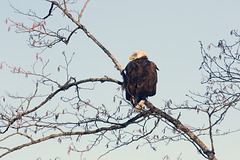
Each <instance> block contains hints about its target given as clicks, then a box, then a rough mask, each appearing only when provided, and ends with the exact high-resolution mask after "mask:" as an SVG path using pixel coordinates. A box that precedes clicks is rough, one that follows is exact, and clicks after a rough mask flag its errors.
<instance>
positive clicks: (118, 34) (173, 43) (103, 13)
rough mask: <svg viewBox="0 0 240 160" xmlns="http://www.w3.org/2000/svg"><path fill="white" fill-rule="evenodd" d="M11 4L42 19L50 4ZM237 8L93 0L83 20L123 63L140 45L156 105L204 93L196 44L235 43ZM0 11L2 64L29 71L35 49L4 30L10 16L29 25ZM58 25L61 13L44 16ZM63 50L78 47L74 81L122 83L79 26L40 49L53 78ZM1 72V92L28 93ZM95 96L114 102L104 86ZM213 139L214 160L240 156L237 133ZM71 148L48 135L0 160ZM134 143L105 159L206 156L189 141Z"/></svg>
mask: <svg viewBox="0 0 240 160" xmlns="http://www.w3.org/2000/svg"><path fill="white" fill-rule="evenodd" d="M10 2H11V3H12V4H13V5H14V6H15V7H17V8H19V9H20V10H23V11H28V9H33V10H36V12H37V13H38V14H39V15H42V16H45V15H46V13H47V12H48V9H49V4H48V3H46V2H44V1H42V0H34V1H32V0H21V1H16V0H11V1H10ZM239 6H240V1H239V0H228V1H226V0H225V1H223V0H202V1H193V0H182V1H178V0H169V1H166V0H148V1H146V0H131V1H129V0H121V1H120V0H114V1H110V0H101V1H100V0H98V1H96V0H95V1H94V0H92V1H90V2H89V4H88V6H87V9H86V10H85V12H84V15H83V18H82V23H83V24H84V25H85V26H86V28H87V29H88V30H89V31H90V32H91V33H92V34H93V35H94V36H95V37H96V38H97V39H98V40H99V41H100V42H102V43H103V45H104V46H105V47H106V48H107V49H109V50H110V52H111V53H112V54H113V55H114V56H115V57H116V58H117V60H118V61H119V63H120V64H121V65H122V67H125V66H126V64H127V63H128V61H129V56H130V55H131V54H132V53H133V51H135V50H138V49H141V50H144V51H146V52H147V53H148V56H149V59H150V60H152V61H154V62H155V63H156V64H157V66H158V68H159V69H160V71H159V72H158V75H159V83H158V91H157V95H156V96H154V97H152V98H151V101H152V102H153V103H154V104H155V105H156V106H158V107H160V108H161V106H163V105H164V100H169V99H172V100H173V102H174V103H176V104H179V103H182V102H183V101H184V100H186V99H187V98H186V96H185V94H186V93H188V91H189V90H193V91H203V90H204V87H203V86H201V85H200V81H201V75H202V74H201V71H199V70H198V68H199V66H200V63H201V56H200V45H199V41H202V42H203V44H205V45H206V46H207V45H208V44H209V43H217V42H218V40H219V39H226V40H230V41H234V40H235V39H234V38H233V37H231V36H230V34H229V33H230V31H231V30H232V29H239V27H240V21H239V15H240V10H239ZM77 8H80V7H76V9H77ZM0 13H1V14H0V35H1V38H0V46H1V53H0V62H2V61H5V62H7V63H8V64H10V65H14V66H16V67H18V66H21V67H22V68H26V70H30V69H31V66H30V65H32V64H33V62H34V61H35V54H36V53H38V52H39V51H38V50H37V49H31V48H29V47H28V46H27V41H26V40H27V39H28V37H27V35H24V34H16V33H15V32H14V28H13V27H12V28H11V31H10V32H8V31H7V30H8V25H6V24H4V20H5V19H6V18H7V17H9V18H11V19H13V20H15V21H19V22H22V21H23V22H26V23H27V22H29V20H26V17H23V16H20V15H18V14H15V13H14V11H13V10H12V9H11V8H10V7H9V2H8V1H7V0H4V1H2V2H1V11H0ZM54 16H56V13H55V15H54ZM62 24H64V25H67V24H71V22H70V21H69V20H62V17H61V16H58V17H56V18H52V20H51V21H50V20H49V21H47V25H48V26H51V27H53V28H56V27H58V26H59V25H62ZM63 50H64V51H65V52H66V53H67V54H71V53H73V52H76V59H75V61H74V62H73V65H72V70H71V72H72V75H73V76H75V77H76V78H77V79H84V78H89V77H103V76H104V75H107V76H110V77H113V78H116V79H119V80H121V76H120V74H119V72H118V71H116V70H115V68H114V67H113V64H112V62H111V60H110V59H109V58H108V57H107V56H106V55H105V54H104V53H103V52H102V51H101V49H100V48H98V47H97V46H96V45H95V44H94V43H93V42H92V41H91V40H89V39H88V38H87V37H86V36H85V35H84V34H83V33H82V32H81V31H78V34H76V35H74V36H73V37H72V41H71V42H70V43H69V45H68V46H65V45H64V44H58V45H56V46H54V47H53V48H52V49H48V50H46V51H45V52H44V53H43V54H41V56H42V57H43V58H44V59H50V62H51V63H50V69H49V70H48V71H49V72H53V75H54V76H55V77H56V79H57V80H58V81H60V82H64V80H65V79H64V77H62V76H61V75H58V73H56V74H55V72H56V68H57V66H58V65H59V64H60V63H63V59H62V57H61V56H60V55H61V53H62V51H63ZM53 59H54V60H53ZM51 60H52V61H51ZM51 67H52V68H51ZM0 77H1V80H0V88H1V90H0V95H2V94H5V93H6V92H5V91H8V92H10V93H18V94H26V95H28V94H29V93H31V91H32V88H31V85H29V82H31V80H30V79H27V80H26V79H24V78H22V79H18V78H20V77H18V76H15V75H12V74H9V72H7V71H6V70H2V71H0ZM16 80H18V82H17V83H16ZM104 85H105V84H104ZM100 86H101V85H100ZM105 86H107V88H106V87H105ZM105 86H104V87H105V88H104V89H106V90H109V92H110V93H111V94H112V95H114V94H117V92H116V88H117V86H115V85H105ZM111 87H112V88H111ZM85 96H86V97H88V95H85ZM92 96H94V98H93V100H95V101H94V102H95V103H96V104H98V103H99V104H101V103H106V104H108V103H110V102H111V101H112V97H111V95H110V98H109V97H108V96H106V95H102V91H101V89H100V90H96V92H94V93H93V95H92ZM103 99H104V102H102V101H103ZM184 116H185V117H184ZM182 117H184V118H183V123H184V124H192V123H193V124H194V121H197V120H196V118H195V117H193V116H191V114H188V113H186V114H182ZM199 118H201V117H199ZM202 118H203V119H204V117H202ZM232 118H234V119H232ZM233 121H234V122H238V121H239V113H236V112H230V113H229V115H228V116H227V117H226V122H224V123H223V127H222V129H228V128H231V129H237V128H239V127H240V126H239V124H235V123H233ZM0 137H1V135H0ZM203 139H204V138H203ZM215 142H216V144H215V145H216V146H215V147H216V156H217V158H218V159H219V160H226V159H231V160H240V153H239V151H238V150H239V145H237V144H240V138H239V133H236V134H231V135H227V136H224V137H216V139H215ZM68 145H69V143H68V142H66V144H61V145H59V144H58V143H57V142H56V141H55V140H51V141H50V143H43V144H38V145H34V146H32V147H27V148H25V149H23V150H20V151H17V152H14V153H12V154H10V155H8V156H6V157H4V158H3V160H12V159H25V160H33V159H37V158H38V157H42V159H43V160H48V159H54V158H55V157H57V156H59V157H60V158H61V159H62V160H65V159H79V158H78V157H79V156H78V155H77V154H75V153H72V154H71V155H68V154H67V146H68ZM207 145H209V144H207ZM49 146H51V147H49ZM136 146H137V143H134V144H131V145H130V146H127V147H125V148H122V149H119V150H116V151H114V152H112V153H110V154H109V155H107V156H106V157H104V158H102V160H110V159H114V160H121V159H126V160H132V159H137V160H145V159H149V160H151V159H154V160H158V159H159V160H160V159H162V157H164V156H165V155H169V156H170V158H171V160H174V159H176V158H177V157H178V155H179V154H180V153H182V158H183V159H184V160H190V159H191V160H192V159H194V160H202V159H203V158H202V156H201V155H199V154H198V153H197V150H196V149H195V148H194V147H193V146H192V144H190V143H188V142H176V143H170V144H169V145H167V146H166V145H165V144H164V143H162V144H159V145H158V148H157V151H156V152H155V151H152V150H150V149H149V147H148V146H147V145H146V146H145V147H142V148H140V149H139V150H135V148H136ZM95 152H96V153H98V152H99V151H97V149H96V150H95V151H93V152H91V154H89V155H88V154H86V157H87V160H91V159H95V158H94V157H95V156H96V155H95V154H94V153H95Z"/></svg>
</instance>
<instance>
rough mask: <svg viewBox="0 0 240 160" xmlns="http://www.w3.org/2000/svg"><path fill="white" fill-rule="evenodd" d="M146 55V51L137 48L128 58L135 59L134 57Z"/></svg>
mask: <svg viewBox="0 0 240 160" xmlns="http://www.w3.org/2000/svg"><path fill="white" fill-rule="evenodd" d="M144 56H145V57H147V58H148V56H147V53H146V52H144V51H142V50H137V51H135V52H133V54H132V56H131V57H130V58H129V59H130V60H135V59H138V58H141V57H144Z"/></svg>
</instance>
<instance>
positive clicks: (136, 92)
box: [123, 57, 158, 106]
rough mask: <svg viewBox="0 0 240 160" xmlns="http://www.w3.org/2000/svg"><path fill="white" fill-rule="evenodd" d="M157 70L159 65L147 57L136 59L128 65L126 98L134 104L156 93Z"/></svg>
mask: <svg viewBox="0 0 240 160" xmlns="http://www.w3.org/2000/svg"><path fill="white" fill-rule="evenodd" d="M157 70H158V68H157V66H156V65H155V64H154V63H153V62H151V61H149V60H148V58H147V57H141V58H138V59H135V60H133V61H131V62H129V63H128V65H127V66H126V68H125V71H126V76H125V78H124V82H123V88H124V89H125V90H126V99H127V100H129V101H131V103H132V104H133V105H134V106H135V105H137V104H138V103H139V102H140V101H141V100H146V98H147V97H148V96H154V95H155V94H156V84H157Z"/></svg>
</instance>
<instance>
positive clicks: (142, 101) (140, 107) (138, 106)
mask: <svg viewBox="0 0 240 160" xmlns="http://www.w3.org/2000/svg"><path fill="white" fill-rule="evenodd" d="M144 103H145V100H141V101H140V102H139V103H138V104H137V105H135V107H133V110H134V111H135V112H140V111H141V110H143V109H145V104H144Z"/></svg>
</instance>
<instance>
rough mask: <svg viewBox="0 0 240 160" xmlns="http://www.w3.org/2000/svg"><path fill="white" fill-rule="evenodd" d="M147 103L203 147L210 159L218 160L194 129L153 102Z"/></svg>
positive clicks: (154, 111) (153, 110)
mask: <svg viewBox="0 0 240 160" xmlns="http://www.w3.org/2000/svg"><path fill="white" fill-rule="evenodd" d="M145 104H146V105H147V107H148V108H150V110H151V111H152V112H153V113H155V114H158V115H160V116H161V117H162V118H165V119H166V120H167V121H169V122H170V123H172V124H173V125H174V126H175V127H176V129H179V130H181V131H182V132H184V133H185V134H186V135H188V137H189V138H190V139H191V140H192V141H193V142H195V143H196V144H197V146H198V147H200V148H201V149H202V151H203V153H204V154H206V155H207V157H208V158H209V159H210V160H217V158H216V157H215V155H214V154H215V153H214V152H212V151H211V150H210V149H209V148H208V147H207V146H206V145H205V144H204V143H203V142H202V141H201V140H200V139H199V138H198V137H197V136H196V135H195V134H194V133H193V132H192V131H190V130H189V129H188V128H187V127H186V126H184V125H183V124H182V123H181V122H180V121H179V120H178V119H175V118H173V117H171V116H170V115H168V114H167V113H165V112H163V111H162V110H160V109H158V108H156V107H155V106H153V104H152V103H151V102H148V101H146V102H145Z"/></svg>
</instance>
